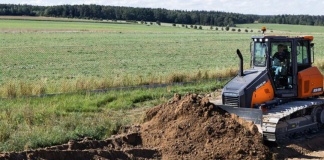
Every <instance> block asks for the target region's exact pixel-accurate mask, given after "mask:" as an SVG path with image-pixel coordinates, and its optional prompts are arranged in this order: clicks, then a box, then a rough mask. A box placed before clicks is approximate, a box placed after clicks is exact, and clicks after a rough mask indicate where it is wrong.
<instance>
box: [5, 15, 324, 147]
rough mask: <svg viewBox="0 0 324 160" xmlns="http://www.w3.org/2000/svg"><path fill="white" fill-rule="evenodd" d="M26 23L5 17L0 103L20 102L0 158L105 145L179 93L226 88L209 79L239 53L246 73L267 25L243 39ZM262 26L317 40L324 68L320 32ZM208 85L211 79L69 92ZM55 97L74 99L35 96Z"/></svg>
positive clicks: (228, 68)
mask: <svg viewBox="0 0 324 160" xmlns="http://www.w3.org/2000/svg"><path fill="white" fill-rule="evenodd" d="M21 19H24V20H21ZM21 19H13V20H11V19H8V17H6V18H3V19H1V17H0V40H1V43H0V57H1V60H0V62H1V63H0V95H1V97H14V96H16V97H18V98H4V99H0V152H5V151H21V150H26V149H31V148H38V147H45V146H50V145H54V144H62V143H66V142H67V141H68V140H70V139H80V138H83V137H93V138H95V139H103V138H107V137H109V136H110V135H111V134H114V133H115V132H116V130H118V128H119V127H120V126H122V125H126V124H132V123H140V122H141V120H142V118H143V117H142V116H143V114H144V113H145V110H146V109H147V108H150V107H152V106H155V105H158V104H161V103H163V102H167V101H168V100H169V99H170V98H171V97H172V96H173V94H174V93H180V94H186V93H189V92H191V93H201V94H208V93H211V92H213V91H215V90H216V89H219V88H222V86H223V85H224V83H226V81H224V82H219V81H215V80H213V79H212V78H215V77H216V76H223V77H226V76H231V74H233V73H234V74H235V73H236V70H237V69H238V61H239V60H238V58H237V56H236V53H235V51H236V49H240V50H241V51H242V53H243V55H244V62H245V64H246V65H245V67H248V65H249V48H250V37H251V35H259V34H261V33H259V32H258V30H259V28H260V26H261V25H262V24H261V25H260V24H246V25H238V28H241V30H242V31H241V32H240V33H239V32H237V31H235V32H233V31H227V32H226V31H221V30H220V28H221V27H218V29H219V30H218V31H216V30H215V27H214V28H213V30H210V26H203V29H202V30H197V29H187V28H185V27H181V25H177V27H172V26H171V25H170V24H162V26H157V25H154V24H153V25H150V24H132V23H125V22H123V23H116V22H100V23H99V22H97V21H82V22H81V21H77V20H73V21H67V20H65V19H63V20H62V19H59V20H58V21H55V20H53V18H51V19H50V20H49V21H44V18H41V20H40V19H36V20H35V19H34V18H31V19H30V18H29V19H27V20H26V19H25V17H22V18H21ZM263 25H265V26H268V28H269V34H288V35H299V34H302V35H309V34H311V35H314V37H315V39H314V42H315V44H316V45H315V54H316V55H315V56H316V65H318V66H320V68H321V69H323V65H322V64H324V63H323V62H324V46H323V44H324V28H323V27H309V26H290V25H272V24H263ZM295 27H297V29H294V30H293V29H292V28H295ZM238 28H236V29H238ZM289 28H291V29H289ZM298 28H299V29H298ZM245 29H248V30H249V31H250V30H253V32H248V33H246V32H243V31H244V30H245ZM321 29H322V30H321ZM299 30H300V31H299ZM271 31H272V32H271ZM300 32H301V33H300ZM201 79H212V81H208V82H206V81H203V82H200V83H195V84H190V85H183V86H169V87H166V88H155V89H137V90H127V91H125V90H123V91H110V92H107V93H91V92H78V93H73V94H71V93H70V92H74V91H77V90H79V89H95V88H98V87H99V88H106V87H112V86H129V85H138V84H150V83H169V82H177V81H186V80H188V81H189V80H201ZM58 92H63V93H66V92H69V94H61V95H57V96H52V97H28V95H37V94H43V93H58ZM25 95H27V97H23V98H21V97H19V96H25Z"/></svg>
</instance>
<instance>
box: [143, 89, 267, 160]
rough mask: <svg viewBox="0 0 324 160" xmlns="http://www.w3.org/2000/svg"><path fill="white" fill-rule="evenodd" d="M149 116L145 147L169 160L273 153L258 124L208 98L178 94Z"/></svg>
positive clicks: (151, 111) (247, 156) (153, 110)
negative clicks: (264, 140) (265, 142)
mask: <svg viewBox="0 0 324 160" xmlns="http://www.w3.org/2000/svg"><path fill="white" fill-rule="evenodd" d="M146 115H147V118H146V120H148V121H147V122H146V123H144V124H143V125H142V126H141V136H142V141H143V142H142V144H143V146H144V147H146V148H157V149H159V150H161V153H162V158H165V159H182V158H184V159H265V158H266V156H267V155H268V154H269V151H268V149H267V147H265V146H264V145H263V144H262V137H261V135H260V134H259V133H258V131H257V128H256V127H255V126H254V125H252V124H251V123H247V122H245V121H243V120H240V119H239V118H237V117H236V116H231V115H229V114H227V113H225V112H224V111H222V110H221V109H219V108H218V107H216V106H214V105H212V104H211V103H209V101H208V99H207V98H206V97H200V96H198V95H195V94H191V95H186V96H185V97H183V98H181V97H180V95H175V96H174V98H173V100H172V101H170V102H169V103H167V104H163V105H159V106H157V107H155V108H153V109H151V110H149V111H148V112H147V114H146ZM241 124H244V126H243V125H241Z"/></svg>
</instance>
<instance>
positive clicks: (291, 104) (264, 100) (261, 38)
mask: <svg viewBox="0 0 324 160" xmlns="http://www.w3.org/2000/svg"><path fill="white" fill-rule="evenodd" d="M265 31H266V28H265V27H263V28H262V32H263V34H262V35H258V36H252V37H251V39H252V41H251V44H250V52H251V61H250V69H246V70H244V69H243V56H242V54H241V52H240V50H239V49H237V51H236V52H237V55H238V57H239V59H240V62H239V71H238V75H237V76H236V77H234V78H232V79H231V80H230V81H229V82H228V83H227V84H226V85H225V86H224V87H223V89H222V95H221V96H222V98H221V100H216V101H211V102H213V103H215V104H216V105H217V106H219V107H220V108H222V109H223V110H225V111H227V112H229V113H231V114H236V115H237V116H239V117H241V118H243V119H245V120H247V121H252V122H253V123H254V124H255V125H256V126H257V127H258V130H259V132H260V133H261V134H262V135H263V139H264V140H265V141H272V142H277V143H284V142H287V141H289V140H290V139H292V138H298V137H301V136H305V135H309V134H314V133H317V132H318V131H320V130H321V129H322V128H323V125H324V98H321V95H323V75H322V74H321V72H320V71H319V69H318V68H317V67H315V66H312V64H313V62H314V43H313V39H314V37H313V36H282V35H266V34H265Z"/></svg>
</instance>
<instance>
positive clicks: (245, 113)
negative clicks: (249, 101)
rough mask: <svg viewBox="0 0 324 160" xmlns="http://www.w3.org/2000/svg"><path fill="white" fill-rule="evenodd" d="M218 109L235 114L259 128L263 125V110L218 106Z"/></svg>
mask: <svg viewBox="0 0 324 160" xmlns="http://www.w3.org/2000/svg"><path fill="white" fill-rule="evenodd" d="M218 107H220V108H222V109H223V110H225V111H227V112H228V113H233V114H236V115H238V116H239V117H241V118H243V119H245V120H246V121H252V122H254V124H256V125H257V126H261V125H262V110H261V109H254V108H238V107H232V106H226V105H218Z"/></svg>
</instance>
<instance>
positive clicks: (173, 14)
mask: <svg viewBox="0 0 324 160" xmlns="http://www.w3.org/2000/svg"><path fill="white" fill-rule="evenodd" d="M0 15H14V16H23V15H26V16H48V17H64V18H80V19H96V20H126V21H151V22H157V21H158V22H166V23H177V24H195V25H215V26H231V27H233V26H235V24H244V23H254V22H255V21H258V22H262V23H279V24H300V25H324V16H310V15H274V16H271V15H268V16H260V15H251V14H249V15H247V14H239V13H228V12H219V11H185V10H167V9H162V8H134V7H119V6H103V5H95V4H90V5H85V4H83V5H57V6H33V5H16V4H0Z"/></svg>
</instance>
